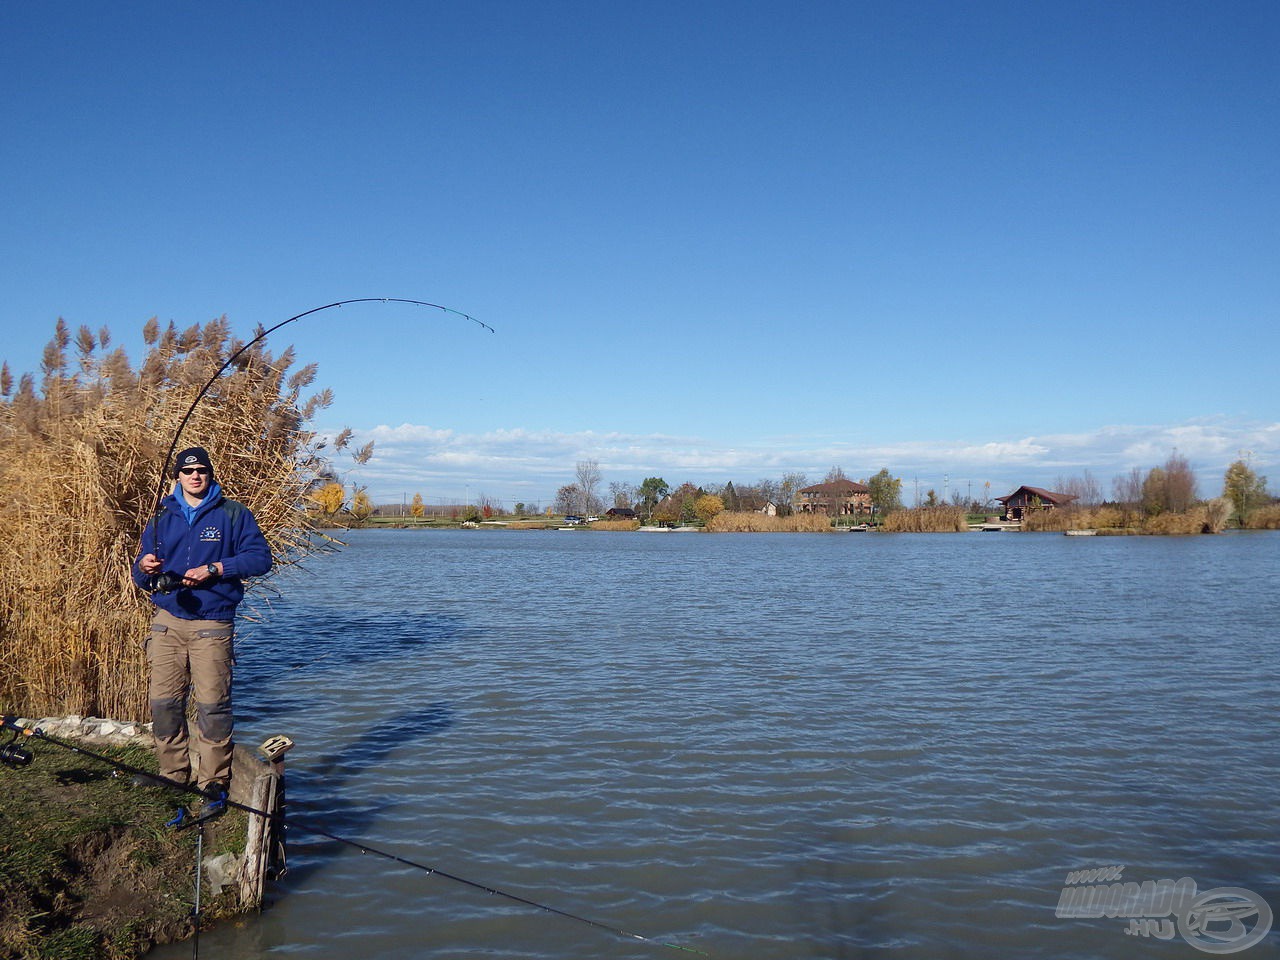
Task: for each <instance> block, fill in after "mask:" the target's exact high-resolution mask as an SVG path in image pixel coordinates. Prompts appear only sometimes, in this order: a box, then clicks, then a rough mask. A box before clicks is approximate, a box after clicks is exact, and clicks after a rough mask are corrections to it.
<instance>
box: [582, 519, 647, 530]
mask: <svg viewBox="0 0 1280 960" xmlns="http://www.w3.org/2000/svg"><path fill="white" fill-rule="evenodd" d="M590 527H591V529H592V530H621V531H629V530H639V529H640V521H639V520H593V521H592V522H591V524H590Z"/></svg>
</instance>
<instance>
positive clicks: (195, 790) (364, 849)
mask: <svg viewBox="0 0 1280 960" xmlns="http://www.w3.org/2000/svg"><path fill="white" fill-rule="evenodd" d="M0 729H3V730H12V731H13V732H14V734H15V736H16V735H18V734H21V735H23V736H27V737H35V738H36V739H38V740H43V741H44V742H46V743H52V744H53V745H55V746H58V747H62V748H63V749H65V750H71V751H72V752H74V753H78V754H81V755H82V756H86V757H90V758H92V759H94V760H97V761H99V762H100V763H105V764H107V765H108V766H110V767H114V768H115V769H117V770H120V771H121V772H123V773H127V774H131V775H133V776H140V777H144V778H146V779H147V780H150V781H153V782H154V783H155V784H156V785H157V786H167V787H171V788H172V789H175V790H178V791H180V792H183V793H191V794H195V795H196V796H199V797H203V798H206V799H208V798H209V795H208V794H207V793H205V792H204V791H202V790H201V789H200V788H199V787H197V786H195V785H194V784H190V783H179V782H178V781H176V780H170V779H168V778H167V777H162V776H160V775H158V774H155V773H151V772H150V771H147V770H143V769H142V768H140V767H135V766H131V765H130V764H127V763H122V762H120V761H119V760H113V759H112V758H111V757H106V756H103V755H102V754H100V753H96V752H95V751H93V750H89V749H86V748H85V747H81V746H77V745H76V744H74V743H69V742H67V741H65V740H62V739H59V738H58V737H51V736H49V735H48V734H47V733H45V732H44V731H43V730H41V729H40V728H39V727H34V726H32V727H24V726H22V725H21V724H20V723H19V720H18V718H17V717H12V716H5V717H0ZM223 802H224V803H225V804H226V805H227V806H228V807H232V808H234V809H236V810H242V811H244V812H245V813H251V814H254V815H255V816H259V817H262V818H263V819H265V820H269V821H271V822H273V823H278V824H279V825H280V826H281V827H283V828H284V829H285V830H286V831H288V830H290V829H296V830H300V831H301V832H303V833H308V834H311V835H313V836H318V837H324V838H325V839H327V840H332V841H334V842H335V843H341V844H343V845H345V846H348V847H352V848H353V849H355V850H358V851H360V853H362V854H367V855H369V856H375V857H380V858H381V859H383V860H388V861H391V862H392V863H398V864H400V865H401V866H405V867H410V868H412V869H414V870H421V871H423V872H424V873H426V874H428V875H430V876H437V877H442V878H444V879H445V880H452V881H453V882H454V883H459V884H462V885H463V886H467V887H471V888H472V889H473V890H480V891H482V892H483V893H487V894H490V895H491V896H496V897H502V898H503V899H505V900H510V901H512V902H513V903H519V904H521V905H523V906H527V907H533V908H535V909H537V910H541V911H543V912H544V913H550V914H553V915H555V916H557V917H564V918H565V919H568V920H574V921H577V922H578V923H582V924H586V925H587V926H590V927H595V928H596V929H597V930H604V931H607V932H609V933H612V934H614V935H615V936H618V937H622V938H624V939H629V940H639V941H640V942H642V943H647V944H652V945H653V946H655V947H666V948H668V949H670V950H678V951H680V952H682V953H692V954H696V955H698V956H701V957H709V956H710V954H709V953H707V952H706V951H703V950H698V949H696V948H694V947H687V946H684V945H683V944H679V943H671V942H669V941H666V940H658V939H655V938H653V937H646V936H644V935H643V934H639V933H633V932H632V931H630V930H624V929H622V928H621V927H616V926H613V925H612V924H608V923H604V922H602V921H600V920H592V919H591V918H589V917H584V916H581V915H580V914H576V913H571V912H570V911H568V910H561V909H560V908H559V907H553V906H550V905H548V904H545V903H541V902H539V901H537V900H532V899H530V898H528V897H524V896H521V895H520V894H518V893H511V892H510V891H508V890H503V889H501V888H499V887H494V886H491V885H489V884H487V883H482V882H480V881H478V880H471V879H468V878H467V877H463V876H460V875H458V874H456V873H450V872H448V871H447V870H441V869H440V868H439V867H434V866H431V865H430V864H426V863H421V862H419V861H417V860H411V859H409V858H408V857H402V856H400V855H399V854H396V853H392V852H390V851H389V850H383V849H380V848H378V847H375V846H371V845H370V844H367V843H362V842H361V841H359V840H352V839H350V838H349V837H343V836H340V835H339V834H336V833H331V832H329V831H328V830H325V829H323V828H322V827H319V826H316V825H315V824H313V823H308V822H307V821H306V820H305V819H303V820H298V819H297V818H296V817H291V818H290V819H289V820H285V818H284V814H283V813H268V812H267V811H265V810H259V809H258V808H256V807H252V806H249V805H248V804H244V803H238V802H236V801H234V800H231V799H230V798H226V799H224V800H223Z"/></svg>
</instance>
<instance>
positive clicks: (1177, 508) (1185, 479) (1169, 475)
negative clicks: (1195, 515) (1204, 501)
mask: <svg viewBox="0 0 1280 960" xmlns="http://www.w3.org/2000/svg"><path fill="white" fill-rule="evenodd" d="M1164 476H1165V494H1164V496H1165V502H1166V503H1167V504H1168V506H1169V509H1170V510H1172V511H1173V512H1174V513H1186V512H1187V511H1188V510H1190V509H1191V507H1192V506H1194V505H1195V502H1196V475H1195V473H1193V472H1192V470H1191V464H1190V462H1188V460H1187V458H1186V457H1184V456H1182V455H1180V454H1179V453H1178V451H1177V450H1175V451H1173V453H1171V454H1169V459H1168V460H1166V461H1165V463H1164Z"/></svg>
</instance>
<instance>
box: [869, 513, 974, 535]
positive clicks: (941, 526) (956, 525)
mask: <svg viewBox="0 0 1280 960" xmlns="http://www.w3.org/2000/svg"><path fill="white" fill-rule="evenodd" d="M880 529H881V530H883V531H884V532H885V533H965V532H967V531H968V529H969V516H968V514H966V513H965V511H964V509H963V508H962V507H913V508H911V509H908V510H895V511H894V512H893V513H891V514H889V515H888V516H886V517H885V518H884V523H883V524H882V525H881V527H880Z"/></svg>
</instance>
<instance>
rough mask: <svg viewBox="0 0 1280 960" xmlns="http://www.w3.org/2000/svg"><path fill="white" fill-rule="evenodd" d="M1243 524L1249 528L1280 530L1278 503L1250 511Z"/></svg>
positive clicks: (1279, 508) (1279, 507)
mask: <svg viewBox="0 0 1280 960" xmlns="http://www.w3.org/2000/svg"><path fill="white" fill-rule="evenodd" d="M1244 526H1245V527H1246V528H1247V529H1249V530H1280V503H1270V504H1267V506H1265V507H1258V509H1256V510H1253V511H1251V512H1250V513H1249V516H1248V517H1247V518H1246V523H1245V524H1244Z"/></svg>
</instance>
